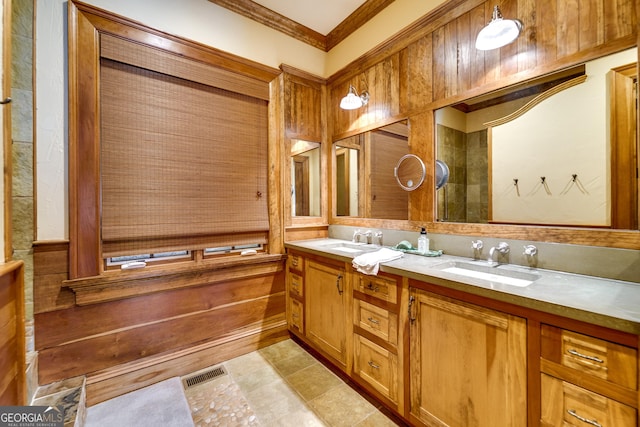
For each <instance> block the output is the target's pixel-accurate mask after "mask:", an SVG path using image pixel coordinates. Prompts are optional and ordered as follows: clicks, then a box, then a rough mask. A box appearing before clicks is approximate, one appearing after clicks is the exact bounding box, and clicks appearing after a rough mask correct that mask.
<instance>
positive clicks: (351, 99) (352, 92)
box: [340, 86, 363, 110]
mask: <svg viewBox="0 0 640 427" xmlns="http://www.w3.org/2000/svg"><path fill="white" fill-rule="evenodd" d="M362 105H363V104H362V98H360V97H359V96H358V95H357V94H356V89H355V88H354V87H353V86H349V93H347V95H346V96H345V97H344V98H342V101H340V108H342V109H343V110H355V109H356V108H360V107H362Z"/></svg>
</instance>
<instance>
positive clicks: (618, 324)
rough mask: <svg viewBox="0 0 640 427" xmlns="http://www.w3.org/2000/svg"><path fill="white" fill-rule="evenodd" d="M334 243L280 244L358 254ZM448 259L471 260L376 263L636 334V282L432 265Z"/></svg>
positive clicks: (335, 255)
mask: <svg viewBox="0 0 640 427" xmlns="http://www.w3.org/2000/svg"><path fill="white" fill-rule="evenodd" d="M340 243H345V241H344V240H339V239H330V238H326V239H313V240H301V241H293V242H287V243H286V244H285V247H287V248H290V249H296V250H298V251H302V252H306V253H311V254H316V255H321V256H324V257H327V258H331V259H335V260H338V261H344V262H351V260H352V259H353V258H354V257H355V256H357V255H358V253H346V252H344V251H341V250H337V249H333V248H331V246H332V245H336V244H340ZM448 261H472V260H471V258H465V257H458V256H453V255H446V254H445V255H442V256H439V257H425V256H420V255H412V254H407V253H405V254H404V256H403V257H402V258H399V259H396V260H394V261H389V262H385V263H382V264H380V271H383V272H386V273H391V274H396V275H400V276H405V277H409V278H412V279H416V280H420V281H424V282H428V283H432V284H435V285H439V286H443V287H445V288H450V289H456V290H459V291H463V292H467V293H471V294H475V295H479V296H484V297H488V298H492V299H494V300H499V301H503V302H508V303H511V304H515V305H519V306H522V307H527V308H531V309H535V310H539V311H542V312H546V313H550V314H555V315H559V316H563V317H568V318H571V319H575V320H580V321H584V322H588V323H592V324H596V325H600V326H604V327H608V328H611V329H616V330H619V331H623V332H629V333H632V334H636V335H640V283H634V282H624V281H620V280H612V279H603V278H599V277H592V276H585V275H580V274H573V273H564V272H560V271H554V270H544V269H537V268H529V267H523V266H512V265H503V266H501V267H500V268H503V269H504V268H506V269H513V270H515V271H520V272H529V273H534V274H537V275H539V278H538V279H537V280H536V281H534V282H533V283H532V284H530V285H529V286H526V287H519V286H512V285H506V284H502V283H499V282H492V281H488V280H484V279H477V278H473V277H466V276H461V275H458V274H455V273H450V272H445V271H442V269H438V268H437V266H438V265H439V264H442V263H446V262H448Z"/></svg>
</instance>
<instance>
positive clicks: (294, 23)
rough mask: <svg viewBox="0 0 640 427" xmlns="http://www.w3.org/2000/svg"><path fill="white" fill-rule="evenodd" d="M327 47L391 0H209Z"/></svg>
mask: <svg viewBox="0 0 640 427" xmlns="http://www.w3.org/2000/svg"><path fill="white" fill-rule="evenodd" d="M209 1H210V2H212V3H215V4H217V5H218V6H221V7H224V8H226V9H229V10H231V11H232V12H235V13H237V14H240V15H243V16H245V17H247V18H249V19H252V20H254V21H256V22H259V23H260V24H263V25H266V26H268V27H270V28H272V29H274V30H276V31H280V32H282V33H284V34H287V35H288V36H290V37H293V38H296V39H298V40H300V41H303V42H305V43H307V44H309V45H311V46H313V47H317V48H318V49H322V50H324V51H327V52H328V51H329V50H331V48H333V47H334V46H336V45H337V44H338V43H340V42H341V41H342V40H344V39H345V38H347V37H348V36H349V35H350V34H352V33H353V32H354V31H356V30H357V29H358V28H360V27H361V26H363V25H364V24H365V23H367V22H368V21H369V20H370V19H371V18H373V17H374V16H375V15H377V14H378V13H379V12H380V11H382V10H383V9H384V8H385V7H387V6H388V5H390V4H391V3H393V2H394V0H322V1H320V2H318V0H294V1H291V0H254V1H252V0H209Z"/></svg>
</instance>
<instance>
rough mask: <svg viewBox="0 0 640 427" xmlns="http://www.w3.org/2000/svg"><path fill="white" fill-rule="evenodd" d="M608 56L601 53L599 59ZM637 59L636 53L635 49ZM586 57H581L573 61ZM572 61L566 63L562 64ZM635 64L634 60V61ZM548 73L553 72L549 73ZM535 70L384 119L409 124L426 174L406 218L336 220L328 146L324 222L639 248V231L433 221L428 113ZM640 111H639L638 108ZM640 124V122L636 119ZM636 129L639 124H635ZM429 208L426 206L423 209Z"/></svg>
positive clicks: (412, 143) (414, 150) (431, 128)
mask: <svg viewBox="0 0 640 427" xmlns="http://www.w3.org/2000/svg"><path fill="white" fill-rule="evenodd" d="M614 51H615V50H612V51H611V52H609V51H607V52H601V55H597V56H598V57H599V56H603V55H606V54H608V53H612V52H614ZM639 57H640V49H639ZM588 59H593V58H582V59H581V61H579V63H582V62H584V61H586V60H588ZM576 64H577V63H567V64H565V65H566V66H571V65H576ZM639 64H640V61H639ZM548 71H549V72H552V71H554V70H552V69H550V70H548ZM539 75H540V72H539V71H538V73H534V72H531V71H527V72H523V73H519V74H518V75H516V76H512V77H509V78H506V79H505V80H502V81H500V82H498V83H490V84H487V85H485V86H482V87H479V88H474V89H471V90H469V91H467V92H464V93H462V94H459V95H457V96H454V97H449V98H446V99H440V100H437V101H434V102H431V103H429V104H428V105H426V106H425V108H424V109H422V110H421V111H420V112H419V113H417V114H414V115H412V116H410V117H394V118H393V119H392V120H388V123H392V122H395V121H398V120H404V119H406V120H408V123H409V152H410V153H413V154H416V155H417V156H418V157H420V158H421V159H423V162H424V164H425V167H426V170H427V176H426V178H425V182H424V183H423V184H422V185H421V186H420V188H418V189H417V190H415V191H411V192H409V193H407V194H408V195H409V206H410V208H409V220H384V219H375V218H360V217H338V216H336V211H335V201H334V194H333V192H334V189H335V184H336V183H335V177H334V176H333V175H334V173H333V171H334V170H335V159H333V146H334V144H333V143H332V144H330V145H331V149H332V152H331V162H330V163H331V170H330V171H329V173H331V175H330V176H331V186H330V188H329V193H330V194H329V196H330V198H329V200H330V201H331V213H330V221H329V223H330V224H332V225H334V224H335V225H344V226H352V227H369V228H385V229H391V230H411V231H415V230H420V227H425V226H426V227H428V229H429V232H430V233H436V234H447V235H448V234H450V235H458V236H469V237H486V238H496V239H513V240H526V241H534V242H548V243H561V244H572V245H581V246H594V247H606V248H616V249H633V250H640V230H614V229H602V228H585V227H571V226H566V227H558V226H539V225H511V224H509V225H504V224H473V223H446V222H438V221H436V220H435V212H436V192H435V191H436V190H435V176H434V175H435V144H436V141H435V118H434V113H435V110H437V109H438V108H442V107H446V106H448V105H451V104H455V103H459V102H462V101H464V100H465V99H469V98H473V97H476V96H480V95H483V94H486V93H488V92H491V91H494V90H500V89H503V88H505V87H507V86H510V85H515V84H518V83H521V82H523V81H524V80H527V79H529V78H533V77H538V76H539ZM639 112H640V109H639ZM636 120H638V122H639V123H640V119H639V118H638V117H636ZM385 124H386V123H377V124H376V125H375V126H369V127H367V128H362V129H358V131H353V132H349V134H341V135H334V138H333V140H334V141H335V140H338V139H342V138H345V137H347V136H351V135H354V134H357V133H362V132H366V131H368V130H371V129H375V128H377V127H380V126H384V125H385ZM638 129H639V131H640V126H638ZM639 141H640V137H639ZM429 207H430V208H429Z"/></svg>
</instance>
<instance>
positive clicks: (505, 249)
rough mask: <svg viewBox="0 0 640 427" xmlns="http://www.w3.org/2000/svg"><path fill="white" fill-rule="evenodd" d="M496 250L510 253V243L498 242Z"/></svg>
mask: <svg viewBox="0 0 640 427" xmlns="http://www.w3.org/2000/svg"><path fill="white" fill-rule="evenodd" d="M496 250H497V251H498V252H500V253H501V254H508V253H509V250H510V248H509V244H508V243H507V242H500V243H498V246H497V247H496Z"/></svg>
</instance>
